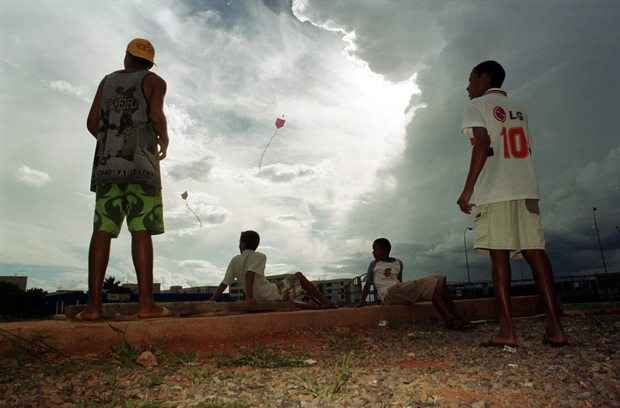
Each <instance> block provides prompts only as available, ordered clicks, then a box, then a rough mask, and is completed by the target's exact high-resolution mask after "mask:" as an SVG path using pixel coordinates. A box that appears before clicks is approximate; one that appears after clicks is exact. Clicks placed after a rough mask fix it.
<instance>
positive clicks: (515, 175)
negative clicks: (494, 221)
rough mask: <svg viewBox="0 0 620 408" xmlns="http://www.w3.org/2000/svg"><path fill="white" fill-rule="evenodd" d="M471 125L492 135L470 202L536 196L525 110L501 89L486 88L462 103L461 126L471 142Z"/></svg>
mask: <svg viewBox="0 0 620 408" xmlns="http://www.w3.org/2000/svg"><path fill="white" fill-rule="evenodd" d="M474 127H483V128H486V130H487V133H488V134H489V137H490V138H491V147H490V150H489V157H488V158H487V161H486V163H485V165H484V167H483V169H482V171H481V172H480V176H479V177H478V181H477V182H476V186H475V188H474V196H473V198H472V200H471V202H472V203H473V204H476V205H482V204H489V203H495V202H500V201H510V200H521V199H526V198H532V199H537V198H538V184H537V183H536V174H535V171H534V161H533V159H532V148H531V147H532V145H531V144H532V138H531V136H530V134H529V130H528V125H527V114H526V112H525V110H524V109H523V108H522V107H520V106H519V105H517V104H516V103H514V102H513V101H512V100H511V99H510V98H509V97H508V96H506V95H505V93H504V91H502V90H501V89H497V88H492V89H489V90H488V91H487V92H486V93H485V94H484V95H483V96H481V97H479V98H475V99H472V100H471V101H469V103H468V104H467V106H466V107H465V114H464V119H463V126H462V130H463V133H464V134H465V135H466V136H468V137H469V138H470V139H471V140H472V143H473V131H472V128H474Z"/></svg>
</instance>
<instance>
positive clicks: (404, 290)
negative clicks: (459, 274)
mask: <svg viewBox="0 0 620 408" xmlns="http://www.w3.org/2000/svg"><path fill="white" fill-rule="evenodd" d="M441 281H443V282H444V283H445V281H446V277H445V276H443V275H430V276H425V277H423V278H420V279H416V280H414V281H409V282H401V283H397V284H396V285H394V286H392V287H390V288H389V289H388V291H387V293H386V295H385V298H383V303H385V304H386V305H413V304H414V303H417V302H423V301H430V300H433V295H434V294H435V290H436V289H437V285H439V283H440V282H441Z"/></svg>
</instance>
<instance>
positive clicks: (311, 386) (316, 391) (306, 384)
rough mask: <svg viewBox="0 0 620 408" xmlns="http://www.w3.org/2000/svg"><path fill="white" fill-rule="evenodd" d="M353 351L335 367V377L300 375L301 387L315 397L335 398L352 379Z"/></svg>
mask: <svg viewBox="0 0 620 408" xmlns="http://www.w3.org/2000/svg"><path fill="white" fill-rule="evenodd" d="M352 360H353V353H352V352H351V353H348V354H346V355H345V356H344V357H343V358H342V360H341V361H339V362H338V363H337V364H336V365H335V366H334V367H333V370H332V372H333V377H329V378H327V379H321V378H317V377H315V376H308V377H306V378H301V377H298V380H299V381H300V383H301V387H302V388H303V390H304V391H305V392H306V393H309V394H310V395H312V396H314V397H315V398H327V399H330V398H333V397H334V396H336V395H337V394H339V393H340V392H341V391H342V390H343V388H344V387H345V385H346V384H347V382H349V380H350V379H351V375H352V372H351V366H352Z"/></svg>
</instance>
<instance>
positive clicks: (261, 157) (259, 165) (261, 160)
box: [258, 128, 278, 170]
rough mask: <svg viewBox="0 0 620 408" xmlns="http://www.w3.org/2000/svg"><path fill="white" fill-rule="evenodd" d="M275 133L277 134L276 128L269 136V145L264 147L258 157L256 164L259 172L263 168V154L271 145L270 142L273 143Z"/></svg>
mask: <svg viewBox="0 0 620 408" xmlns="http://www.w3.org/2000/svg"><path fill="white" fill-rule="evenodd" d="M276 133H278V128H276V129H275V130H274V131H273V134H272V135H271V138H270V139H269V143H267V146H265V148H264V149H263V154H261V155H260V162H259V163H258V169H259V170H260V169H261V168H262V167H263V158H264V157H265V153H266V152H267V149H268V148H269V146H270V145H271V142H272V141H273V138H274V137H275V136H276Z"/></svg>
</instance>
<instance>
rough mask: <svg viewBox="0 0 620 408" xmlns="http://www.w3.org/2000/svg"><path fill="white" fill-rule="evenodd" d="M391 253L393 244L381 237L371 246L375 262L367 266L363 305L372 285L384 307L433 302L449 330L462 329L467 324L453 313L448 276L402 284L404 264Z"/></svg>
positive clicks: (428, 277)
mask: <svg viewBox="0 0 620 408" xmlns="http://www.w3.org/2000/svg"><path fill="white" fill-rule="evenodd" d="M391 250H392V245H391V244H390V241H388V240H387V238H378V239H376V240H375V242H374V243H373V244H372V254H373V256H374V258H375V260H374V261H372V262H371V263H370V265H368V272H367V275H366V284H365V285H364V289H363V290H362V300H361V303H360V306H363V305H365V304H366V298H367V297H368V293H369V291H370V285H371V284H374V285H375V288H376V290H377V297H378V298H379V300H380V301H381V302H382V303H383V304H386V305H413V304H414V303H417V302H423V301H430V302H433V306H434V307H435V310H437V312H438V313H439V315H440V316H441V318H442V319H443V320H444V321H445V322H446V326H447V327H448V328H449V329H462V328H463V327H464V326H465V325H466V323H465V321H463V319H461V318H460V317H458V315H457V314H456V312H455V310H454V304H453V303H452V300H451V299H450V297H449V296H448V291H447V290H446V289H447V288H446V277H445V276H443V275H430V276H425V277H423V278H420V279H416V280H414V281H409V282H403V281H402V280H403V263H402V261H400V260H399V259H396V258H391V257H390V251H391Z"/></svg>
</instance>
